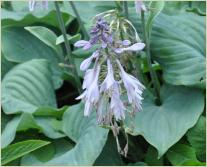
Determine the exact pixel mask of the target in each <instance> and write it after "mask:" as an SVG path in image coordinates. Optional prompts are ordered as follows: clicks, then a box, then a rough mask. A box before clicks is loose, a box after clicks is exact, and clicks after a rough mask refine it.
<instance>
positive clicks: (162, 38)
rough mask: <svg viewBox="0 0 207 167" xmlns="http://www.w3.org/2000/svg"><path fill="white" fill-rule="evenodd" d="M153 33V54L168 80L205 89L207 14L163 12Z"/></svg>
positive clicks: (156, 21) (176, 83) (175, 83)
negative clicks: (206, 19) (206, 23)
mask: <svg viewBox="0 0 207 167" xmlns="http://www.w3.org/2000/svg"><path fill="white" fill-rule="evenodd" d="M151 36H152V37H151V51H152V56H153V58H154V59H155V60H156V61H157V62H158V63H159V64H160V65H161V67H162V69H163V77H164V79H165V80H166V81H167V82H168V83H170V84H173V85H186V86H196V87H201V88H205V75H206V74H205V54H206V53H205V38H204V36H205V17H202V16H197V15H195V14H191V13H188V14H186V13H180V14H176V15H165V14H160V15H159V17H157V19H156V20H155V24H154V27H153V31H152V35H151Z"/></svg>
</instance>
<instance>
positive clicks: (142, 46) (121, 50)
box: [115, 43, 145, 53]
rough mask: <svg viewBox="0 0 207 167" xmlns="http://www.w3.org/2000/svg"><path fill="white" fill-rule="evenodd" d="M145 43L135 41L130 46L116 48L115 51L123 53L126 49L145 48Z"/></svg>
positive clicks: (138, 49)
mask: <svg viewBox="0 0 207 167" xmlns="http://www.w3.org/2000/svg"><path fill="white" fill-rule="evenodd" d="M144 47H145V44H144V43H135V44H133V45H131V46H129V47H126V48H116V49H115V52H116V53H123V52H124V51H140V50H142V49H144Z"/></svg>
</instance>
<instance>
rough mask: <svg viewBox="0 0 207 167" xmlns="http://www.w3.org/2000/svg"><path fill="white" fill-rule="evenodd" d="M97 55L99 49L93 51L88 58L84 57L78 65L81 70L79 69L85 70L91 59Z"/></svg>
mask: <svg viewBox="0 0 207 167" xmlns="http://www.w3.org/2000/svg"><path fill="white" fill-rule="evenodd" d="M98 55H99V50H97V51H95V52H94V53H93V54H92V55H91V56H90V57H89V58H87V59H85V60H84V61H83V62H82V63H81V65H80V70H81V71H85V70H87V69H88V67H89V66H90V64H91V62H92V60H93V59H94V58H97V57H98Z"/></svg>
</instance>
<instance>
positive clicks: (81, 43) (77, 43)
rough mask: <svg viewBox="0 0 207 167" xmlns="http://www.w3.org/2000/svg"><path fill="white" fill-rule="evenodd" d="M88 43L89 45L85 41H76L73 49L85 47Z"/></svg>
mask: <svg viewBox="0 0 207 167" xmlns="http://www.w3.org/2000/svg"><path fill="white" fill-rule="evenodd" d="M88 43H90V42H89V41H85V40H80V41H77V42H76V43H75V44H74V46H75V47H78V48H79V47H83V46H85V45H86V44H88Z"/></svg>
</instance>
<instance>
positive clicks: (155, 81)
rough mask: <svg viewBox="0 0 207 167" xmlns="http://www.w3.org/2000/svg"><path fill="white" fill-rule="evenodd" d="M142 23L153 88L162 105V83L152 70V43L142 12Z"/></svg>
mask: <svg viewBox="0 0 207 167" xmlns="http://www.w3.org/2000/svg"><path fill="white" fill-rule="evenodd" d="M141 21H142V29H143V38H144V42H145V44H146V47H145V50H146V54H147V64H148V68H149V72H150V76H151V79H152V83H153V86H154V90H155V93H156V97H157V100H158V103H159V104H161V99H160V83H159V80H158V77H157V74H156V73H155V71H154V70H153V68H152V62H151V54H150V41H149V36H148V35H147V32H146V30H145V15H144V11H141Z"/></svg>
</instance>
